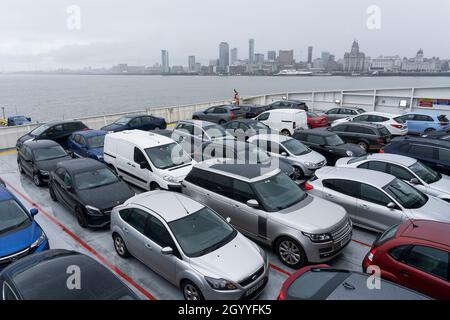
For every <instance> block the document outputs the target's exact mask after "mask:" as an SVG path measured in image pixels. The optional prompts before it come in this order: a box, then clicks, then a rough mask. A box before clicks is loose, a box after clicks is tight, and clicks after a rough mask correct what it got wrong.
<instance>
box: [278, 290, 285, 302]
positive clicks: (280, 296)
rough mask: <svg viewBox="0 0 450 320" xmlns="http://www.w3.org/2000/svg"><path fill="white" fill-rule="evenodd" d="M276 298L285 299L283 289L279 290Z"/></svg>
mask: <svg viewBox="0 0 450 320" xmlns="http://www.w3.org/2000/svg"><path fill="white" fill-rule="evenodd" d="M277 300H286V295H285V294H284V291H281V292H280V294H279V295H278V298H277Z"/></svg>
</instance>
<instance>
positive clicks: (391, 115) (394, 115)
mask: <svg viewBox="0 0 450 320" xmlns="http://www.w3.org/2000/svg"><path fill="white" fill-rule="evenodd" d="M364 115H374V116H382V117H387V118H395V117H398V116H401V114H394V113H388V112H378V111H369V112H365V113H364Z"/></svg>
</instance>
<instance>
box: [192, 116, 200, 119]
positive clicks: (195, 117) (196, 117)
mask: <svg viewBox="0 0 450 320" xmlns="http://www.w3.org/2000/svg"><path fill="white" fill-rule="evenodd" d="M192 120H200V118H199V117H198V116H193V117H192Z"/></svg>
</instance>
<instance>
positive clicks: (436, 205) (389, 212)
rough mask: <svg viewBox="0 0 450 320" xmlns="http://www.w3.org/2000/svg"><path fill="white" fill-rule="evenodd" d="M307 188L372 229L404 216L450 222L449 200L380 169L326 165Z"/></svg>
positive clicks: (378, 229) (361, 224)
mask: <svg viewBox="0 0 450 320" xmlns="http://www.w3.org/2000/svg"><path fill="white" fill-rule="evenodd" d="M306 189H307V190H309V191H308V192H309V193H310V194H313V195H315V196H319V197H321V198H323V199H326V200H329V201H333V202H334V203H336V204H339V205H341V206H343V207H344V208H345V209H346V210H347V212H348V213H349V214H350V217H351V218H352V221H353V223H354V224H355V225H358V226H361V227H364V228H367V229H370V230H374V231H385V230H386V229H388V228H389V227H391V226H393V225H395V224H399V223H401V222H402V221H404V220H406V219H425V220H435V221H441V222H450V203H448V202H445V201H444V200H441V199H438V198H436V197H433V196H428V195H426V194H424V193H422V192H420V191H419V190H417V189H416V188H414V187H413V186H411V185H409V184H408V183H406V182H404V181H402V180H400V179H397V178H396V177H395V176H392V175H390V174H386V173H383V172H377V171H372V170H367V169H354V168H336V167H325V168H322V169H320V170H317V171H316V173H315V177H313V178H312V179H311V180H309V181H308V182H307V183H306Z"/></svg>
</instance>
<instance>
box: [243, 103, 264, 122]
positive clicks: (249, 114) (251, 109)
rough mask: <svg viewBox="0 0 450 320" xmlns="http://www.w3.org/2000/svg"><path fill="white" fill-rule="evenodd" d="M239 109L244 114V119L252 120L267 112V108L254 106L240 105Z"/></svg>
mask: <svg viewBox="0 0 450 320" xmlns="http://www.w3.org/2000/svg"><path fill="white" fill-rule="evenodd" d="M239 108H240V109H241V111H242V112H244V113H245V118H246V119H253V118H255V117H257V116H259V115H260V114H261V113H263V112H264V111H266V110H267V107H265V106H260V105H254V104H241V105H239Z"/></svg>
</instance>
